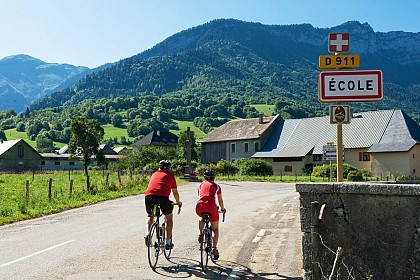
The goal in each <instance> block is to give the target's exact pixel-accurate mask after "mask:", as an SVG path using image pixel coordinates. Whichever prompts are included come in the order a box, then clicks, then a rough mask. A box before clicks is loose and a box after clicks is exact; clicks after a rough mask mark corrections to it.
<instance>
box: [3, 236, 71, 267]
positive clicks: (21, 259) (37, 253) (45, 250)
mask: <svg viewBox="0 0 420 280" xmlns="http://www.w3.org/2000/svg"><path fill="white" fill-rule="evenodd" d="M74 241H75V240H69V241H66V242H63V243H60V244H57V245H55V246H52V247H49V248H46V249H44V250H41V251H38V252H35V253H33V254H30V255H27V256H24V257H22V258H19V259H16V260H14V261H10V262H7V263H4V264H2V265H0V267H5V266H8V265H11V264H14V263H17V262H20V261H23V260H25V259H28V258H30V257H33V256H36V255H39V254H42V253H45V252H47V251H50V250H52V249H55V248H58V247H60V246H64V245H66V244H68V243H71V242H74Z"/></svg>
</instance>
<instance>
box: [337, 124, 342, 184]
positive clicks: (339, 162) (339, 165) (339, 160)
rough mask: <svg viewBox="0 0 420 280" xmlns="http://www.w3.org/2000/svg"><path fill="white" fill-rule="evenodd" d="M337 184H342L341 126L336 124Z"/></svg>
mask: <svg viewBox="0 0 420 280" xmlns="http://www.w3.org/2000/svg"><path fill="white" fill-rule="evenodd" d="M337 182H343V125H342V124H341V123H339V124H337Z"/></svg>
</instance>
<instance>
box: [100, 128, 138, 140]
mask: <svg viewBox="0 0 420 280" xmlns="http://www.w3.org/2000/svg"><path fill="white" fill-rule="evenodd" d="M127 124H128V123H126V124H125V125H127ZM125 125H124V127H115V126H113V125H112V124H104V125H102V128H103V129H104V131H105V135H104V139H109V138H111V139H114V138H115V137H117V139H118V141H121V136H124V137H125V139H127V140H128V141H130V142H131V141H133V140H134V138H133V137H129V136H128V133H127V128H126V126H125Z"/></svg>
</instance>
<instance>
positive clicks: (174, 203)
mask: <svg viewBox="0 0 420 280" xmlns="http://www.w3.org/2000/svg"><path fill="white" fill-rule="evenodd" d="M172 205H177V206H178V215H179V213H181V207H182V206H181V205H180V204H179V203H176V202H172Z"/></svg>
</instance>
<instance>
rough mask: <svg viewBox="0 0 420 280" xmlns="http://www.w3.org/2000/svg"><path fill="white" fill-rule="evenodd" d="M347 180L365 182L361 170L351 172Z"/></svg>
mask: <svg viewBox="0 0 420 280" xmlns="http://www.w3.org/2000/svg"><path fill="white" fill-rule="evenodd" d="M347 180H349V181H352V182H356V181H363V174H362V172H361V171H359V170H351V171H350V172H349V173H348V174H347Z"/></svg>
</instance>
